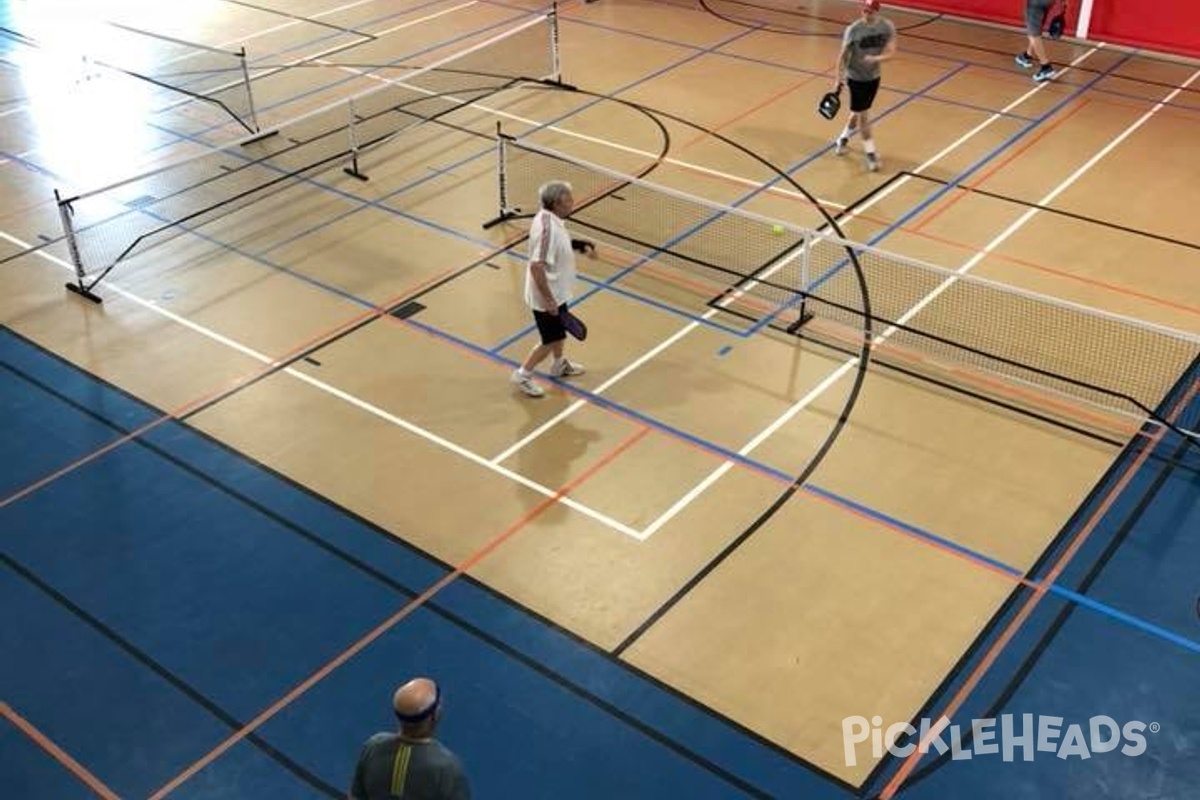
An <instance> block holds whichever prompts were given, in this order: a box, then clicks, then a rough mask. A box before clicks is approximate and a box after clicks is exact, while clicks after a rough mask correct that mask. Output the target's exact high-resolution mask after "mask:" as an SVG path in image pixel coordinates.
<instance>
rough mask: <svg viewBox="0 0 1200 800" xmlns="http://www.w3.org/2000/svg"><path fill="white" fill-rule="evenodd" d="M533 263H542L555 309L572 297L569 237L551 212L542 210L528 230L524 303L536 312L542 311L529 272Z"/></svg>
mask: <svg viewBox="0 0 1200 800" xmlns="http://www.w3.org/2000/svg"><path fill="white" fill-rule="evenodd" d="M535 261H544V262H546V280H547V282H548V283H549V284H550V292H551V294H553V295H554V300H555V301H556V302H557V304H558V305H562V304H563V303H566V302H567V301H569V300H570V299H571V298H572V297H574V296H575V294H574V292H575V251H574V250H572V249H571V234H569V233H567V226H566V225H565V224H564V223H563V221H562V220H561V219H559V218H558V217H557V216H555V215H554V213H553V212H551V211H547V210H546V209H542V210H541V211H539V212H537V214H535V215H534V217H533V224H532V225H530V227H529V263H528V264H527V265H526V267H525V302H526V303H527V304H528V305H529V307H530V308H532V309H535V310H537V311H555V310H556V308H557V307H556V308H542V293H541V292H539V291H538V290H537V284H536V283H534V282H533V275H532V274H531V271H530V268H531V267H532V265H533V262H535Z"/></svg>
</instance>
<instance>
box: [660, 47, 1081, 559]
mask: <svg viewBox="0 0 1200 800" xmlns="http://www.w3.org/2000/svg"><path fill="white" fill-rule="evenodd" d="M1097 49H1098V48H1092V49H1091V50H1089V51H1088V52H1087V53H1084V54H1083V55H1082V56H1080V57H1079V58H1077V59H1076V60H1075V61H1073V62H1072V64H1071V66H1077V65H1078V64H1079V63H1081V62H1082V61H1083V60H1084V59H1085V58H1087V57H1088V56H1090V55H1091V54H1092V53H1095V52H1096V51H1097ZM1042 88H1044V85H1039V86H1036V87H1034V88H1033V89H1031V90H1030V91H1028V92H1026V93H1025V94H1024V95H1022V96H1021V97H1019V98H1017V99H1016V100H1014V101H1013V102H1012V103H1010V104H1009V105H1008V106H1007V107H1005V109H1004V110H1003V111H1008V110H1009V109H1012V108H1014V107H1016V106H1018V105H1020V104H1021V103H1024V102H1025V101H1026V100H1028V99H1029V98H1030V97H1032V96H1033V95H1034V94H1035V93H1036V92H1038V91H1040V90H1041V89H1042ZM1003 111H1001V112H997V113H995V114H993V115H992V116H991V117H989V118H988V119H987V120H985V121H983V122H981V123H980V124H979V125H976V126H975V127H974V128H972V129H971V130H970V131H968V132H967V133H966V134H964V135H963V136H960V137H959V138H958V139H956V140H955V141H954V142H952V143H951V144H950V145H948V146H947V147H945V148H943V149H942V150H941V151H940V152H938V153H937V154H936V155H934V156H933V157H931V158H930V159H928V160H927V161H925V163H923V164H921V165H920V166H919V167H917V168H916V169H915V170H913V172H914V173H919V172H921V171H923V170H926V169H928V168H929V167H930V166H932V165H933V164H935V163H937V162H938V161H940V160H941V159H943V158H945V157H946V156H947V155H949V154H950V153H952V152H954V151H955V150H956V149H958V148H959V147H961V146H962V145H963V144H965V143H966V142H967V141H969V140H970V139H971V138H973V137H974V136H976V135H977V134H978V133H980V132H981V131H982V130H984V128H986V127H987V126H988V125H990V124H992V123H993V122H995V121H997V120H999V119H1002V118H1003V117H1002V116H1001V115H1002V114H1003ZM1101 157H1102V155H1101ZM1096 160H1099V159H1098V158H1097V159H1096ZM1091 164H1094V162H1089V164H1088V165H1085V166H1087V167H1088V168H1090V166H1091ZM1084 171H1086V170H1084ZM1082 174H1083V173H1082V171H1081V172H1079V173H1078V174H1077V175H1075V176H1073V177H1072V178H1068V179H1067V180H1068V181H1070V183H1073V182H1074V181H1075V180H1077V179H1078V177H1079V175H1082ZM908 180H911V178H909V177H908V176H904V177H903V178H901V179H900V180H898V181H895V182H894V183H892V184H891V185H890V186H889V187H888V188H887V189H884V190H883V191H881V192H880V193H879V194H877V195H876V196H875V197H874V198H872V199H871V200H868V201H867V202H866V203H864V204H863V205H861V206H859V207H858V208H856V209H854V210H853V211H851V212H850V213H849V214H848V215H847V217H848V218H851V217H855V216H857V215H858V214H860V213H861V212H862V211H864V210H866V209H867V208H869V207H870V206H872V205H874V204H875V203H877V202H878V201H879V200H881V199H883V198H884V197H886V196H887V195H888V194H890V193H891V192H893V191H895V190H896V189H897V188H898V187H899V186H900V185H902V184H903V183H904V182H906V181H908ZM1070 183H1068V182H1067V181H1064V185H1061V186H1060V187H1059V188H1058V189H1056V190H1055V191H1054V192H1053V193H1052V194H1051V195H1049V196H1048V198H1047V200H1043V201H1042V203H1040V204H1041V205H1045V204H1046V202H1048V201H1049V200H1053V199H1054V197H1057V196H1058V194H1059V193H1061V191H1063V190H1065V189H1066V188H1067V187H1068V186H1070ZM1031 212H1032V213H1031ZM1036 212H1037V209H1035V208H1031V209H1028V211H1027V213H1026V214H1025V215H1023V216H1022V217H1021V218H1020V219H1018V220H1017V222H1015V223H1013V225H1010V226H1009V228H1008V229H1007V230H1006V231H1004V232H1003V233H1001V234H1000V236H997V237H996V238H995V239H993V240H992V241H991V242H990V243H989V244H988V245H987V246H985V247H984V248H983V249H982V250H979V251H977V252H976V254H975V255H974V256H972V257H971V258H970V259H969V260H968V261H967V262H966V263H965V264H963V266H961V267H960V268H959V269H958V270H956V272H955V274H954V275H951V276H948V277H947V278H946V280H945V281H943V283H942V284H941V285H940V286H938V287H936V288H935V289H934V290H933V291H932V292H930V294H929V295H927V296H926V297H925V298H923V299H922V300H921V301H919V302H918V303H917V304H916V305H914V306H913V308H912V309H910V310H909V311H908V312H906V313H905V314H904V315H903V316H902V317H901V318H900V319H899V320H897V322H898V324H900V325H903V324H904V323H906V322H907V321H909V320H910V319H912V317H913V316H915V315H916V314H917V313H918V312H919V311H921V309H923V308H924V307H925V306H926V305H928V304H929V303H930V302H931V301H933V300H934V299H935V298H937V297H938V296H939V295H941V294H942V292H944V291H945V290H946V289H947V288H948V287H949V286H950V285H951V284H952V283H953V282H954V281H956V280H957V277H958V276H960V275H965V274H966V273H967V272H969V271H970V270H972V269H974V267H975V266H976V265H977V264H978V263H979V262H980V261H982V260H983V259H984V258H985V257H986V256H987V255H988V253H990V252H991V251H992V250H994V249H995V248H996V247H998V246H999V245H1000V244H1002V243H1003V242H1004V241H1006V240H1007V239H1008V238H1009V237H1010V236H1012V234H1013V233H1015V232H1016V231H1017V230H1018V229H1019V228H1021V227H1022V226H1024V225H1025V224H1026V223H1027V222H1029V220H1030V219H1032V218H1033V215H1034V214H1035V213H1036ZM1018 223H1019V224H1018ZM792 258H795V256H792ZM782 263H783V262H781V264H780V265H779V266H782ZM896 330H897V328H896V327H895V325H893V326H891V327H889V328H888V329H887V330H886V331H884V332H883V333H882V334H880V335H879V336H877V337H876V338H875V339H874V340H873V341H872V343H871V346H872V347H878V346H879V345H880V344H882V343H883V342H885V341H887V339H890V338H891V337H892V336H893V335H894V334H895V332H896ZM858 362H859V359H858V358H857V357H855V358H852V359H849V360H848V361H846V362H845V363H843V364H842V365H841V366H839V367H838V368H837V369H836V370H834V371H833V372H832V373H831V374H830V375H829V377H827V378H826V379H825V380H824V381H822V382H821V384H820V385H818V386H817V387H816V389H815V390H814V391H813V392H810V393H809V394H807V395H805V396H804V397H802V398H801V399H800V400H798V401H796V403H795V404H793V405H792V406H791V407H790V408H789V409H788V410H787V411H785V412H784V413H783V414H782V415H781V416H780V417H779V418H778V419H776V420H775V421H774V422H772V423H771V424H770V425H769V426H767V427H766V428H764V429H763V431H762V432H760V433H759V434H758V435H757V436H755V437H754V438H753V439H751V440H750V441H749V442H747V443H746V445H745V446H744V447H743V448H742V449H741V450H739V451H738V453H739V455H749V454H750V453H751V452H753V450H754V449H755V448H757V447H758V446H759V445H760V444H762V442H764V441H765V440H766V439H767V438H768V437H769V436H770V435H771V434H773V433H774V432H775V431H777V430H779V428H781V427H783V425H785V424H787V422H788V421H790V420H791V419H792V418H793V417H795V416H796V415H797V414H799V413H800V412H801V411H803V410H804V409H805V408H806V407H808V406H809V405H810V404H811V403H812V402H813V401H815V400H816V399H817V398H818V397H820V395H821V393H823V392H824V390H825V389H827V388H828V387H830V386H832V385H833V384H834V383H836V382H837V381H839V380H841V379H842V378H844V377H845V376H846V375H847V374H848V373H849V372H850V371H851V370H853V369H855V368H856V367H857V366H858ZM732 466H733V464H732V462H728V461H727V462H725V463H723V464H721V465H720V466H719V467H718V468H717V469H716V470H714V471H713V472H711V473H710V474H709V475H708V476H707V477H705V478H704V479H703V480H702V481H701V482H700V483H698V484H697V485H696V486H695V487H693V489H691V490H690V491H689V492H688V493H687V494H686V495H684V496H683V497H681V498H680V500H679V501H678V502H677V503H675V505H673V506H672V507H671V508H670V509H668V510H667V511H666V512H664V513H663V514H662V515H661V516H660V517H659V518H658V519H655V520H654V521H652V522H651V523H650V524H649V525H647V526H646V527H645V528H643V529H642V531H641V533H642V535H643V537H644V538H648V537H649V536H650V535H653V533H654V532H656V531H658V530H659V529H661V528H662V526H663V525H665V524H667V523H668V522H669V521H670V520H671V519H672V518H673V517H675V516H676V515H678V514H679V513H680V512H681V511H683V510H684V509H685V508H687V506H688V505H689V504H690V503H691V502H692V501H694V500H695V499H696V498H697V497H699V495H700V494H701V493H702V492H703V491H704V490H706V489H707V488H709V487H710V486H712V485H713V484H714V483H716V482H717V481H718V480H719V479H720V478H721V477H722V476H723V475H724V474H725V473H726V472H728V471H729V469H730V468H731V467H732Z"/></svg>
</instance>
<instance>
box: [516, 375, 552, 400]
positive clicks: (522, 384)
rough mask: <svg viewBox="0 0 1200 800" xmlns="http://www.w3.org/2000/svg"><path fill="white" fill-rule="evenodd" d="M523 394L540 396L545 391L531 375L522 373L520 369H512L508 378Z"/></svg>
mask: <svg viewBox="0 0 1200 800" xmlns="http://www.w3.org/2000/svg"><path fill="white" fill-rule="evenodd" d="M510 380H512V382H513V383H514V384H515V385H516V387H517V388H518V389H520V390H521V391H522V392H524V393H525V394H527V395H529V396H530V397H541V396H542V395H544V394H545V393H546V391H545V390H544V389H543V388H542V387H541V386H538V385H537V384H536V383H534V382H533V376H532V375H522V374H521V371H520V370H514V371H513V374H512V378H511V379H510Z"/></svg>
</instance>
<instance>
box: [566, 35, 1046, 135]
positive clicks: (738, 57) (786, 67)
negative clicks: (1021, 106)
mask: <svg viewBox="0 0 1200 800" xmlns="http://www.w3.org/2000/svg"><path fill="white" fill-rule="evenodd" d="M571 21H572V22H573V23H577V24H580V25H585V26H588V27H592V28H599V29H600V30H604V31H608V32H610V33H617V34H621V35H624V36H630V37H632V38H635V39H645V40H647V41H651V42H654V43H656V44H665V45H671V46H674V47H680V48H685V49H687V48H695V47H697V45H693V44H688V43H686V42H680V41H677V40H674V39H664V38H662V37H661V36H654V35H652V34H646V33H639V32H637V31H629V30H625V29H623V28H614V27H612V26H610V25H605V24H603V23H599V22H591V21H587V20H582V19H573V20H571ZM754 30H756V31H757V30H758V29H757V28H755V29H754ZM831 35H832V36H837V37H839V38H840V36H841V34H831ZM716 55H719V56H722V57H724V58H728V59H731V60H733V61H744V62H746V63H749V64H756V65H758V66H764V67H771V68H772V69H777V70H781V71H783V72H792V73H798V74H801V75H813V76H816V77H829V72H828V71H827V70H826V71H819V70H811V69H803V68H801V67H795V66H792V65H790V64H781V63H779V62H778V61H772V60H770V59H768V58H756V57H754V56H747V55H742V54H740V53H716ZM916 55H925V54H924V53H917V54H916ZM931 58H936V59H937V60H938V61H947V62H950V63H952V64H962V65H964V66H967V67H986V68H988V69H995V70H997V71H999V70H1000V69H1001V68H1000V67H990V66H989V65H987V64H983V63H980V62H976V61H969V60H963V59H960V58H952V57H950V56H936V57H934V56H931ZM1006 74H1010V75H1011V74H1012V71H1011V70H1009V71H1007V72H1006ZM888 91H890V92H894V93H896V94H902V95H911V96H913V97H916V96H921V95H923V93H924V92H925V91H926V90H919V91H917V92H909V91H908V90H905V89H897V88H894V87H891V88H889V89H888ZM925 99H926V100H929V101H930V102H934V103H942V104H944V105H949V106H958V107H959V108H966V109H970V110H972V111H981V112H983V113H985V114H1000V115H1001V116H1004V117H1011V118H1013V119H1019V120H1023V121H1029V120H1030V119H1031V117H1026V116H1024V115H1021V114H1014V113H1012V112H1010V111H1009V112H1006V111H1000V110H997V109H994V108H988V107H986V106H977V105H973V104H971V103H965V102H963V101H961V100H950V99H948V98H943V97H930V96H926V97H925Z"/></svg>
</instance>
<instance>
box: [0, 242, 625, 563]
mask: <svg viewBox="0 0 1200 800" xmlns="http://www.w3.org/2000/svg"><path fill="white" fill-rule="evenodd" d="M0 238H3V239H6V240H7V241H10V242H12V243H13V244H16V245H18V246H20V247H24V248H30V245H29V244H27V243H26V242H23V241H21V240H20V239H18V238H16V237H15V236H12V235H11V234H8V233H6V232H4V231H0ZM35 253H36V255H38V256H41V257H42V258H44V259H46V260H47V261H49V262H51V263H52V264H54V265H56V266H58V267H61V268H62V269H64V270H67V271H69V272H71V273H72V274H74V269H73V268H72V267H71V265H70V264H68V263H67V262H65V261H63V260H62V259H60V258H58V257H57V256H54V255H51V254H50V253H47V252H45V251H44V250H37V251H35ZM109 286H111V287H112V289H113V291H115V292H117V293H118V294H120V295H121V296H122V297H125V298H126V299H127V300H129V301H131V302H133V303H134V304H136V305H139V306H142V307H143V308H145V309H147V310H149V311H151V312H153V313H155V314H158V315H160V316H162V317H165V318H166V319H169V320H171V321H172V322H174V323H176V324H179V325H182V326H183V327H185V328H187V329H189V330H191V331H193V332H195V333H198V334H200V335H201V336H204V337H206V338H208V339H211V340H212V341H214V342H217V343H218V344H221V345H224V346H225V347H229V348H231V349H233V350H235V351H236V352H238V353H241V354H242V355H244V356H247V357H249V358H250V359H252V360H254V361H257V362H259V363H260V364H265V365H271V364H274V363H276V359H273V358H271V357H270V356H268V355H265V354H263V353H260V352H258V351H257V350H254V349H253V348H251V347H249V346H247V345H244V344H242V343H241V342H238V341H236V340H234V339H232V338H230V337H228V336H225V335H223V334H220V333H217V332H216V331H214V330H212V329H211V328H207V327H205V326H203V325H200V324H199V323H196V322H193V321H192V320H189V319H187V318H185V317H182V316H180V315H178V314H176V313H174V312H172V311H168V310H167V309H165V308H162V307H161V306H159V305H158V304H157V303H155V302H154V301H151V300H146V299H144V298H142V297H140V296H138V295H136V294H134V293H133V292H131V291H129V290H127V289H125V288H123V287H121V286H120V285H118V284H115V283H112V284H109ZM280 372H281V373H283V374H286V375H288V376H289V377H291V378H294V379H296V380H299V381H301V382H303V383H307V384H308V385H310V386H312V387H313V388H315V389H318V390H320V391H322V392H325V393H326V394H328V395H330V396H332V397H336V398H337V399H339V400H341V401H343V402H345V403H349V404H350V405H352V406H354V407H355V408H358V409H359V410H361V411H365V412H367V413H368V414H371V415H372V416H375V417H377V418H379V419H382V420H384V421H385V422H388V423H390V424H392V425H394V426H396V427H398V428H401V429H403V430H405V431H407V432H409V433H411V434H414V435H416V436H418V437H420V438H422V439H424V440H425V441H427V442H430V443H431V444H434V445H436V446H438V447H440V448H442V449H444V450H448V451H449V452H451V453H454V454H455V455H457V456H460V457H461V458H464V459H466V460H467V461H470V462H472V463H474V464H476V465H478V466H481V467H483V468H484V469H486V470H488V471H490V472H494V473H496V474H497V475H500V476H501V477H503V478H507V479H508V480H510V481H513V482H514V483H518V484H520V485H522V486H524V487H525V488H527V489H530V490H532V491H534V492H536V493H537V494H540V495H542V496H543V497H553V498H556V500H555V502H558V503H561V504H563V505H565V506H567V507H568V508H571V509H572V510H574V511H578V512H579V513H581V514H583V515H585V516H587V517H590V518H591V519H593V520H595V521H596V522H599V523H600V524H601V525H604V526H605V527H608V528H610V529H612V530H614V531H617V532H618V533H623V534H625V535H626V536H629V537H632V538H634V539H638V538H640V535H639V533H638V531H636V530H635V529H633V528H631V527H630V526H628V525H626V524H625V523H623V522H619V521H617V520H615V519H613V518H611V517H609V516H607V515H606V514H602V513H601V512H599V511H597V510H595V509H593V508H591V507H590V506H587V505H584V504H583V503H580V502H579V501H578V500H575V499H573V498H571V497H566V496H562V497H558V495H557V493H556V492H555V491H554V490H553V489H551V488H549V487H547V486H544V485H543V484H541V483H538V482H537V481H534V480H532V479H531V478H528V477H526V476H524V475H522V474H520V473H518V472H515V471H513V470H510V469H507V468H506V467H502V466H500V465H499V464H495V463H492V462H490V461H489V460H488V459H487V458H485V457H483V456H481V455H479V454H478V453H475V452H474V451H472V450H469V449H467V448H466V447H463V446H461V445H459V444H456V443H455V442H452V441H450V440H449V439H447V438H445V437H442V436H439V435H437V434H435V433H433V432H432V431H428V430H426V429H425V428H422V427H421V426H419V425H417V424H415V423H413V422H409V421H408V420H406V419H404V418H403V417H400V416H398V415H396V414H392V413H391V412H389V411H386V410H384V409H382V408H380V407H379V406H376V405H373V404H372V403H368V402H367V401H366V400H363V399H361V398H359V397H356V396H355V395H352V394H350V393H349V392H346V391H343V390H341V389H338V388H337V387H335V386H333V385H332V384H329V383H326V382H324V381H322V380H320V379H318V378H314V377H312V376H311V375H307V374H306V373H304V372H301V371H299V370H297V369H295V368H292V367H286V368H284V369H282V370H280Z"/></svg>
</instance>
